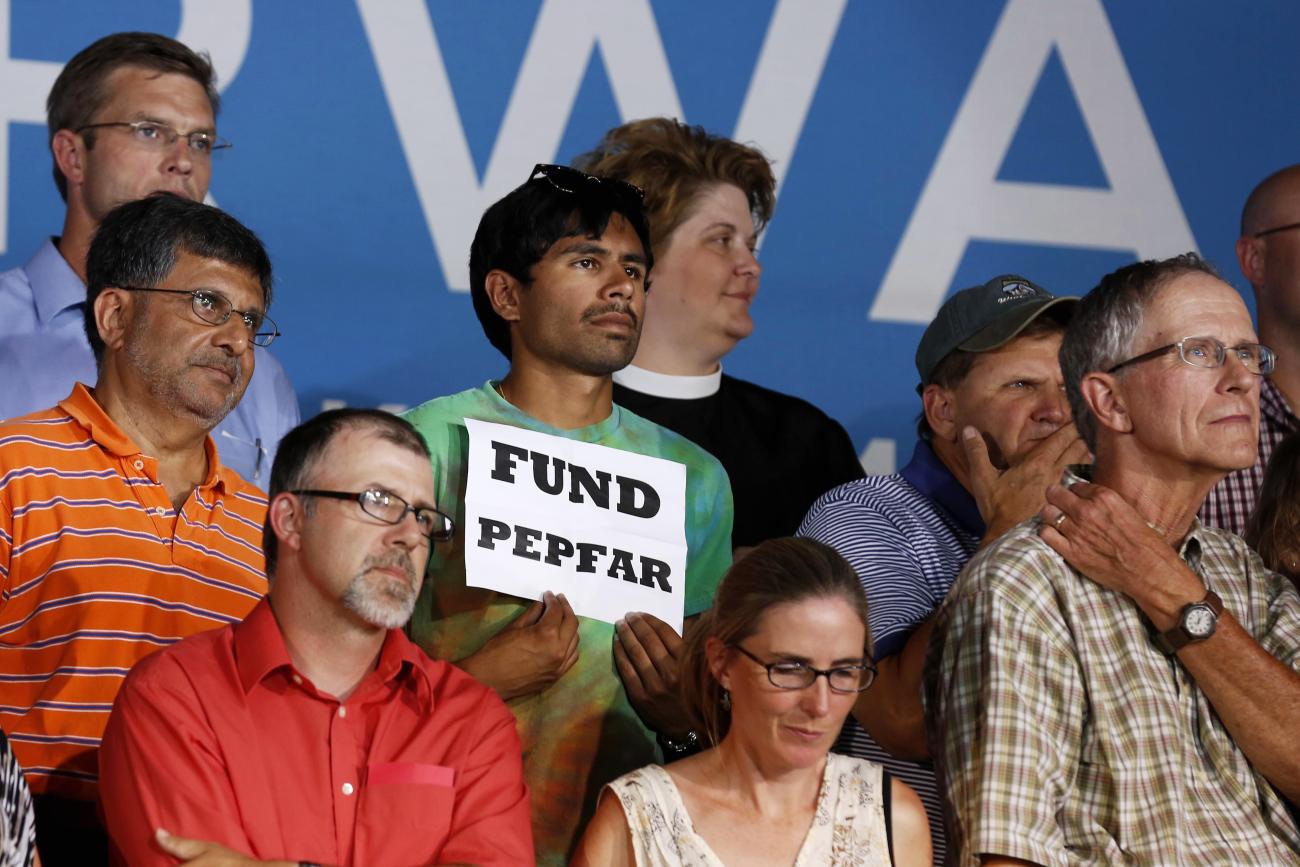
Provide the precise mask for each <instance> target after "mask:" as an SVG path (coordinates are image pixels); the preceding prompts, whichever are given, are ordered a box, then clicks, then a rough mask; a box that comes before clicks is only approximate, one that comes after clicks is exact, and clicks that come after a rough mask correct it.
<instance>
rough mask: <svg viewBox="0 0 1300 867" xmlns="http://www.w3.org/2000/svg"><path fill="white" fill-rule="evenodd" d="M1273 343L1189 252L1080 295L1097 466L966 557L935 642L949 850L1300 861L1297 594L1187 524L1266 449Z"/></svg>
mask: <svg viewBox="0 0 1300 867" xmlns="http://www.w3.org/2000/svg"><path fill="white" fill-rule="evenodd" d="M1273 360H1274V359H1273V355H1272V353H1271V352H1270V351H1269V350H1268V349H1267V348H1266V347H1263V346H1260V345H1259V344H1258V343H1257V342H1256V338H1255V333H1254V330H1253V329H1252V327H1251V320H1250V314H1249V312H1248V311H1247V310H1246V307H1245V305H1244V304H1243V303H1242V301H1241V298H1240V296H1239V295H1238V294H1237V293H1236V292H1235V291H1234V290H1233V289H1232V287H1230V286H1228V285H1227V284H1226V283H1224V282H1223V281H1222V280H1220V279H1219V278H1218V277H1217V276H1216V275H1215V274H1214V271H1213V270H1212V269H1211V268H1210V267H1209V266H1208V265H1206V264H1205V263H1204V262H1203V261H1201V259H1200V258H1199V257H1198V256H1196V255H1195V254H1190V253H1189V254H1186V255H1184V256H1179V257H1177V258H1174V259H1168V260H1164V261H1160V262H1142V263H1138V264H1135V265H1130V266H1128V267H1126V268H1122V269H1120V270H1118V271H1116V272H1114V273H1112V274H1109V275H1107V276H1106V277H1104V278H1103V279H1102V281H1101V283H1100V284H1099V285H1098V286H1097V288H1096V289H1094V290H1093V291H1092V292H1091V293H1090V294H1089V295H1088V296H1087V297H1085V298H1084V300H1083V301H1082V303H1081V304H1080V305H1079V309H1078V312H1077V313H1076V314H1075V317H1074V319H1073V321H1072V322H1071V324H1070V326H1069V329H1068V330H1067V332H1066V337H1065V340H1064V342H1063V344H1062V347H1061V368H1062V373H1063V375H1064V378H1065V385H1066V393H1067V395H1068V396H1069V398H1070V405H1071V409H1072V411H1073V413H1074V419H1075V424H1076V426H1077V427H1078V429H1079V432H1080V434H1081V435H1082V436H1083V437H1084V439H1085V440H1086V441H1087V442H1088V444H1089V446H1090V447H1091V448H1092V451H1093V454H1094V455H1095V456H1096V462H1095V465H1094V467H1093V468H1092V473H1091V481H1084V480H1083V479H1082V478H1081V476H1082V475H1083V474H1084V472H1085V468H1082V467H1080V468H1076V471H1077V473H1078V474H1077V475H1076V474H1074V473H1068V472H1067V474H1066V478H1065V480H1064V481H1063V483H1062V484H1061V485H1053V486H1052V487H1051V488H1049V489H1048V491H1047V505H1046V506H1045V507H1044V508H1043V511H1042V512H1041V513H1040V515H1039V518H1038V519H1034V520H1031V521H1028V522H1026V523H1024V524H1021V525H1020V526H1019V527H1017V528H1016V529H1014V530H1012V531H1011V532H1010V533H1008V534H1007V535H1005V536H1003V537H1002V538H1001V539H1000V540H999V541H997V542H995V543H994V544H993V545H991V546H989V547H988V548H986V549H984V551H983V552H981V553H980V554H978V555H976V557H975V558H974V559H973V560H972V561H971V563H970V564H969V565H968V566H967V568H966V569H965V570H964V571H963V572H962V574H961V576H960V577H959V578H958V579H957V583H956V584H955V585H954V586H953V589H952V591H951V593H950V594H949V596H948V599H947V601H946V602H945V603H944V605H943V607H942V608H941V609H940V612H939V614H938V617H937V623H936V626H935V632H934V637H933V639H932V641H931V645H930V653H929V659H928V663H927V672H926V696H925V698H926V710H927V716H928V723H929V727H930V738H931V751H930V752H931V755H932V756H934V757H935V758H936V761H937V762H938V765H939V774H940V778H941V780H942V781H943V784H944V791H945V794H946V796H947V803H946V805H945V810H946V815H945V818H946V820H947V825H948V828H947V833H948V849H949V853H950V856H952V857H950V863H960V864H981V863H982V864H1023V863H1030V864H1044V865H1066V864H1118V863H1125V864H1150V865H1167V864H1300V830H1298V829H1297V827H1296V824H1295V822H1294V821H1293V819H1292V818H1291V815H1290V813H1289V812H1288V810H1287V807H1286V803H1285V801H1284V800H1283V799H1284V798H1285V799H1290V800H1291V801H1292V802H1297V801H1298V800H1300V752H1297V750H1296V749H1295V746H1294V733H1295V732H1296V731H1297V730H1300V674H1297V670H1296V669H1297V667H1300V595H1297V593H1296V591H1295V588H1294V587H1293V586H1292V585H1291V583H1290V582H1289V581H1287V580H1286V579H1284V578H1282V577H1281V576H1279V575H1277V574H1275V573H1272V572H1269V571H1268V570H1267V569H1266V568H1264V566H1263V564H1262V563H1261V561H1260V559H1259V557H1258V556H1257V555H1256V554H1254V553H1253V552H1252V551H1250V549H1249V548H1247V547H1246V545H1245V543H1244V542H1242V540H1241V539H1240V538H1238V537H1236V536H1234V535H1232V534H1229V533H1226V532H1223V531H1221V530H1217V529H1214V528H1211V527H1207V526H1204V525H1202V524H1201V523H1200V522H1199V521H1198V520H1197V518H1196V510H1197V508H1198V507H1199V505H1200V504H1201V502H1202V500H1203V499H1204V497H1205V494H1206V493H1207V492H1208V491H1209V490H1210V488H1211V487H1213V486H1214V485H1215V484H1216V483H1217V482H1218V481H1219V480H1220V479H1221V478H1223V476H1224V475H1226V474H1227V473H1228V472H1230V471H1233V470H1236V469H1240V468H1241V467H1245V466H1248V465H1249V464H1251V463H1252V462H1253V461H1254V460H1255V452H1256V449H1257V438H1258V420H1259V388H1260V382H1261V380H1262V377H1263V375H1264V374H1267V373H1268V372H1270V371H1271V370H1272V368H1273Z"/></svg>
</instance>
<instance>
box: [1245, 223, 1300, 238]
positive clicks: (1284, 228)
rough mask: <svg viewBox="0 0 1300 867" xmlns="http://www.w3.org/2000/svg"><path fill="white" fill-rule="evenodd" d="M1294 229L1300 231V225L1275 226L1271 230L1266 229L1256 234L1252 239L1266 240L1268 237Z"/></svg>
mask: <svg viewBox="0 0 1300 867" xmlns="http://www.w3.org/2000/svg"><path fill="white" fill-rule="evenodd" d="M1292 229H1300V223H1287V224H1286V225H1285V226H1274V227H1273V228H1271V229H1265V230H1264V231H1262V232H1256V233H1255V234H1254V235H1252V236H1251V237H1253V238H1264V237H1267V236H1268V235H1276V234H1277V233H1278V232H1289V231H1291V230H1292Z"/></svg>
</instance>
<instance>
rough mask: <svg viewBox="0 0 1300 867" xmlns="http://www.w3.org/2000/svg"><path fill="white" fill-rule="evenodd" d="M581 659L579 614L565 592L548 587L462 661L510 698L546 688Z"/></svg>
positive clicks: (474, 672)
mask: <svg viewBox="0 0 1300 867" xmlns="http://www.w3.org/2000/svg"><path fill="white" fill-rule="evenodd" d="M577 661H578V618H577V617H575V616H574V614H573V609H572V608H571V607H569V602H568V600H567V599H565V598H564V596H563V595H561V596H555V595H554V594H552V593H551V592H550V591H547V592H546V593H544V594H543V595H542V599H541V601H540V602H534V603H533V604H532V605H530V606H529V607H528V609H527V610H526V611H524V613H523V614H520V615H519V616H518V617H517V618H515V620H514V621H513V622H512V623H511V624H510V625H509V626H507V627H506V628H505V629H503V630H501V631H500V632H498V633H497V634H496V635H494V636H492V637H491V638H490V639H488V642H487V643H486V644H484V645H483V647H482V648H480V649H479V651H478V653H474V654H471V655H470V656H467V657H465V658H464V659H462V660H461V661H460V662H459V663H457V664H458V665H459V666H460V667H461V668H462V669H464V670H465V671H467V672H469V673H470V674H471V675H472V676H473V677H474V678H475V679H477V680H479V681H480V682H482V683H485V684H487V685H488V686H490V687H492V689H494V690H496V692H497V695H499V696H501V698H502V700H503V701H509V700H510V699H512V698H519V697H521V696H525V695H533V694H534V693H538V692H541V691H542V690H544V689H546V688H547V687H548V686H550V685H551V684H553V683H555V682H556V681H557V680H559V679H560V676H561V675H563V674H564V673H565V672H566V671H568V670H569V669H570V668H572V667H573V664H574V663H575V662H577Z"/></svg>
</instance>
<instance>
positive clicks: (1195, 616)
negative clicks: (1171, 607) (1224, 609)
mask: <svg viewBox="0 0 1300 867" xmlns="http://www.w3.org/2000/svg"><path fill="white" fill-rule="evenodd" d="M1216 619H1217V618H1216V617H1215V616H1214V612H1213V611H1211V610H1210V607H1209V606H1208V605H1193V606H1192V607H1190V608H1188V609H1187V614H1186V615H1185V616H1184V617H1183V628H1184V629H1186V630H1187V632H1188V634H1190V635H1191V636H1192V637H1193V638H1209V637H1210V636H1211V635H1213V634H1214V623H1215V620H1216Z"/></svg>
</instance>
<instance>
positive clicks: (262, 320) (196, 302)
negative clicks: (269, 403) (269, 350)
mask: <svg viewBox="0 0 1300 867" xmlns="http://www.w3.org/2000/svg"><path fill="white" fill-rule="evenodd" d="M117 288H118V289H125V290H126V291H127V292H161V293H162V294H164V295H189V296H190V298H191V301H190V306H192V307H193V308H194V315H195V316H197V317H199V318H200V319H202V320H203V321H204V322H206V323H208V324H209V325H225V324H226V322H227V321H228V320H229V319H230V314H232V313H238V314H239V317H240V319H242V320H243V322H244V328H246V329H248V339H249V341H250V342H251V343H253V345H255V346H270V345H271V341H273V340H275V338H277V337H280V336H281V335H280V329H278V328H277V327H276V325H275V320H274V319H272V318H271V317H270V316H267V315H266V314H265V313H263V312H262V311H260V310H236V309H235V307H234V305H233V304H231V303H230V299H229V298H227V297H226V296H225V295H222V294H221V293H220V292H214V291H212V290H211V289H193V290H191V289H158V288H156V287H153V286H118V287H117Z"/></svg>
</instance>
